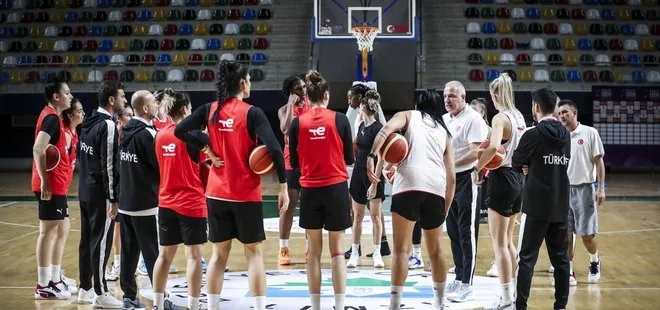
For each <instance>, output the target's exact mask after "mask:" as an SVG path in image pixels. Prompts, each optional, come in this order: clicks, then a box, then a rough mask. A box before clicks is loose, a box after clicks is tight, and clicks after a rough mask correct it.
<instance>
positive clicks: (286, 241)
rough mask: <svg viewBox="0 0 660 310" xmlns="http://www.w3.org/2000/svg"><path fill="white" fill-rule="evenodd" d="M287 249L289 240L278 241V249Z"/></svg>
mask: <svg viewBox="0 0 660 310" xmlns="http://www.w3.org/2000/svg"><path fill="white" fill-rule="evenodd" d="M288 247H289V239H280V249H281V248H288Z"/></svg>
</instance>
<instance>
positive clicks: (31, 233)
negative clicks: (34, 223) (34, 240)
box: [0, 230, 39, 245]
mask: <svg viewBox="0 0 660 310" xmlns="http://www.w3.org/2000/svg"><path fill="white" fill-rule="evenodd" d="M38 232H39V231H38V230H35V231H33V232H29V233H27V234H23V235H20V236H18V237H14V238H11V239H7V240H3V241H2V242H0V245H3V244H7V243H9V242H12V241H15V240H18V239H21V238H23V237H27V236H29V235H34V234H36V233H38Z"/></svg>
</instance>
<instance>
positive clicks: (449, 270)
mask: <svg viewBox="0 0 660 310" xmlns="http://www.w3.org/2000/svg"><path fill="white" fill-rule="evenodd" d="M447 273H456V266H454V267H451V268H449V269H448V270H447Z"/></svg>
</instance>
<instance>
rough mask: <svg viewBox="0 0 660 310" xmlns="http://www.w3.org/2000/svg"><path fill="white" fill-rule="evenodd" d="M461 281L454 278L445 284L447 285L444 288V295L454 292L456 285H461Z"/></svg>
mask: <svg viewBox="0 0 660 310" xmlns="http://www.w3.org/2000/svg"><path fill="white" fill-rule="evenodd" d="M461 283H462V282H461V281H455V280H454V281H451V282H450V283H449V284H447V287H446V288H445V296H447V295H449V294H452V293H455V292H456V290H457V289H458V287H459V286H461Z"/></svg>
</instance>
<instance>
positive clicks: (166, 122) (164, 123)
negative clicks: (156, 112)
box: [152, 116, 174, 130]
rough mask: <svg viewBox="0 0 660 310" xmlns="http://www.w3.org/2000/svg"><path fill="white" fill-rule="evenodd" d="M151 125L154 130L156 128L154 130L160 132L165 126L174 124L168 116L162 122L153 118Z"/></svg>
mask: <svg viewBox="0 0 660 310" xmlns="http://www.w3.org/2000/svg"><path fill="white" fill-rule="evenodd" d="M152 123H153V124H154V128H156V130H162V129H163V128H165V127H167V126H169V125H172V124H174V122H172V119H171V118H170V117H169V116H165V120H164V121H161V120H159V119H158V118H157V117H155V118H154V119H153V120H152Z"/></svg>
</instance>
